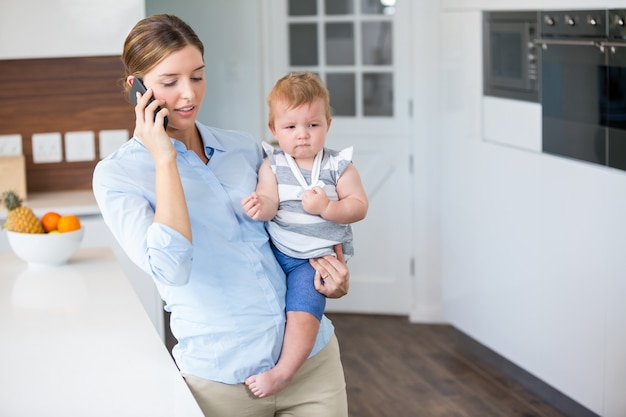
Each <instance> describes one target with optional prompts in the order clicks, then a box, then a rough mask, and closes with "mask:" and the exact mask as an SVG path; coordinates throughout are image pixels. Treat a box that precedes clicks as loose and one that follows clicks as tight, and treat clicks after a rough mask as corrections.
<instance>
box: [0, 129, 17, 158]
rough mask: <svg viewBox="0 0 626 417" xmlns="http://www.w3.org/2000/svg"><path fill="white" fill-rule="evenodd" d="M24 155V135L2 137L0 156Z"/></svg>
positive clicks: (0, 140) (0, 136)
mask: <svg viewBox="0 0 626 417" xmlns="http://www.w3.org/2000/svg"><path fill="white" fill-rule="evenodd" d="M21 154H22V135H20V134H15V135H0V156H18V155H21Z"/></svg>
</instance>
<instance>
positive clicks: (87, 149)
mask: <svg viewBox="0 0 626 417" xmlns="http://www.w3.org/2000/svg"><path fill="white" fill-rule="evenodd" d="M94 159H96V143H95V134H94V132H93V131H84V132H66V133H65V160H66V161H67V162H77V161H93V160H94Z"/></svg>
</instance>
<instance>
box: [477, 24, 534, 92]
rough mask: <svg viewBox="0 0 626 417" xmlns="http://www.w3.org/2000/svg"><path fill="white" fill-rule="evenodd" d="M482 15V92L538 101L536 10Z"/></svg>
mask: <svg viewBox="0 0 626 417" xmlns="http://www.w3.org/2000/svg"><path fill="white" fill-rule="evenodd" d="M484 18H485V26H484V45H483V48H484V93H485V95H488V96H496V97H503V98H512V99H517V100H528V101H534V102H536V101H538V99H539V93H538V88H537V84H538V82H537V78H538V69H537V60H536V57H535V55H536V47H535V44H534V39H535V37H536V29H537V13H536V12H486V13H485V15H484Z"/></svg>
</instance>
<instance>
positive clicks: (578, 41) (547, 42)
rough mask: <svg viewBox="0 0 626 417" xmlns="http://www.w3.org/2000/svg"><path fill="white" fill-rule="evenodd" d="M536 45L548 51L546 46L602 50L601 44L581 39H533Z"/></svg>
mask: <svg viewBox="0 0 626 417" xmlns="http://www.w3.org/2000/svg"><path fill="white" fill-rule="evenodd" d="M535 44H536V45H541V47H542V48H543V49H548V45H573V46H596V47H598V48H600V49H601V50H604V48H603V44H602V42H599V41H587V40H582V39H542V38H538V39H535Z"/></svg>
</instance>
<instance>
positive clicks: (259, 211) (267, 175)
mask: <svg viewBox="0 0 626 417" xmlns="http://www.w3.org/2000/svg"><path fill="white" fill-rule="evenodd" d="M241 206H242V207H243V211H244V212H245V213H246V214H247V215H248V216H249V217H250V218H251V219H253V220H262V221H268V220H272V219H273V218H274V216H276V213H277V212H278V184H277V183H276V176H275V175H274V173H273V172H272V167H271V166H270V163H269V161H268V160H267V159H265V160H264V161H263V163H262V164H261V167H260V168H259V178H258V182H257V185H256V191H255V192H253V193H252V194H250V195H249V196H248V197H246V198H244V199H243V200H241Z"/></svg>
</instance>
